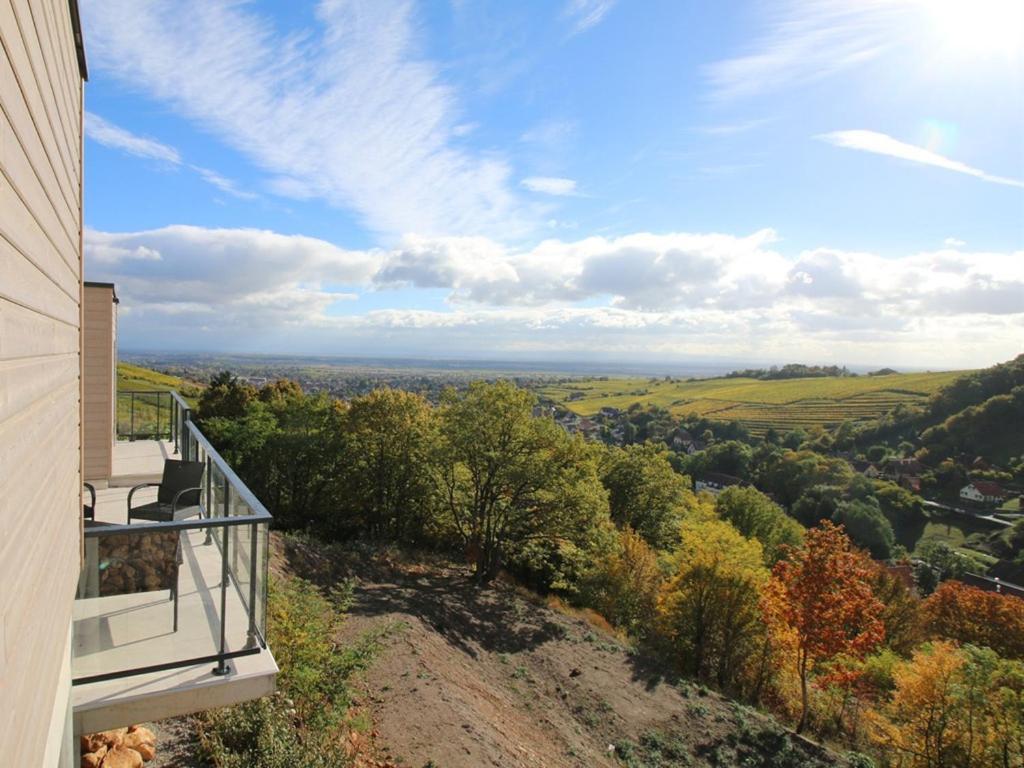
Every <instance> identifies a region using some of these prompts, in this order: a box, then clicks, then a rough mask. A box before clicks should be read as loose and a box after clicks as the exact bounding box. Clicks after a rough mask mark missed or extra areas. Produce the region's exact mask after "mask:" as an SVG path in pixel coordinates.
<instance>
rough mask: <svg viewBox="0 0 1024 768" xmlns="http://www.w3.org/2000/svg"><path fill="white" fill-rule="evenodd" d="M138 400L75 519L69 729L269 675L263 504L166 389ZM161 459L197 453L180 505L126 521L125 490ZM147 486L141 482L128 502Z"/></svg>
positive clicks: (187, 709)
mask: <svg viewBox="0 0 1024 768" xmlns="http://www.w3.org/2000/svg"><path fill="white" fill-rule="evenodd" d="M122 394H123V393H122ZM140 402H141V403H144V404H145V405H144V406H142V407H139V410H138V412H136V414H135V415H136V416H137V417H138V418H139V419H140V422H139V426H142V427H143V428H142V429H141V430H139V431H135V430H131V431H129V432H128V434H127V435H126V436H127V437H128V438H129V439H128V440H119V441H118V442H117V443H116V444H115V446H114V472H113V477H111V479H110V483H109V487H107V488H99V489H97V491H96V496H97V498H96V505H95V512H94V519H92V520H86V521H85V531H84V556H83V567H82V573H81V577H80V580H79V587H78V595H77V599H76V600H75V606H74V624H73V638H72V662H71V674H72V681H73V707H74V717H75V729H76V731H77V732H79V733H89V732H93V731H98V730H105V729H108V728H114V727H120V726H124V725H129V724H131V723H137V722H144V721H149V720H157V719H162V718H166V717H173V716H177V715H182V714H188V713H191V712H196V711H200V710H204V709H210V708H213V707H219V706H226V705H229V704H235V703H238V702H241V701H246V700H249V699H254V698H258V697H260V696H264V695H267V694H268V693H270V692H272V691H273V690H274V681H275V677H276V674H277V665H276V664H275V662H274V657H273V655H272V654H271V652H270V649H269V648H268V647H267V643H266V605H267V572H268V564H269V524H270V515H269V514H268V512H267V510H266V509H265V508H264V507H263V505H262V504H261V503H260V501H259V500H258V499H256V498H255V496H253V494H252V493H251V492H250V491H249V489H248V488H246V486H245V484H244V483H242V481H241V480H240V479H239V478H238V477H237V476H236V475H235V473H234V472H233V471H232V470H231V468H230V467H229V466H228V465H227V464H226V463H225V461H224V460H223V459H222V458H221V456H220V455H219V454H218V453H217V452H216V450H215V449H214V448H213V446H211V445H210V443H209V441H207V439H206V438H205V437H204V436H203V434H202V432H201V431H200V430H199V429H198V428H197V427H196V425H195V424H194V423H192V422H191V420H190V411H189V407H188V404H187V403H186V402H185V401H184V400H182V399H181V398H180V397H179V396H178V395H177V393H173V392H164V393H159V394H157V393H148V394H147V395H146V396H145V397H144V398H141V399H140ZM154 417H155V418H154ZM157 420H159V424H156V421H157ZM151 422H152V424H151ZM150 426H152V427H153V428H150ZM137 437H142V438H144V439H134V438H137ZM168 458H171V459H185V460H189V461H194V462H201V463H202V477H201V480H200V481H199V483H198V486H197V487H198V490H196V491H194V495H192V496H191V497H190V502H189V503H190V504H191V506H188V507H186V508H185V509H184V511H182V512H180V513H179V514H175V515H173V516H172V517H173V518H174V519H171V520H168V521H163V522H147V521H144V520H138V519H133V520H132V522H131V524H128V519H127V510H128V497H129V491H130V488H131V487H132V486H135V485H138V484H140V483H157V482H159V481H160V478H161V475H162V472H163V468H164V460H165V459H168ZM156 498H157V488H155V487H146V488H142V489H139V490H137V491H135V493H134V495H133V498H132V504H133V506H135V507H138V506H139V505H142V504H146V503H147V502H152V501H155V500H156Z"/></svg>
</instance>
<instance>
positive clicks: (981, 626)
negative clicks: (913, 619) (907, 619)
mask: <svg viewBox="0 0 1024 768" xmlns="http://www.w3.org/2000/svg"><path fill="white" fill-rule="evenodd" d="M923 612H924V617H925V625H926V627H927V630H928V631H929V633H930V634H931V635H932V636H933V637H941V638H946V639H949V640H956V641H957V642H959V643H972V644H974V645H982V646H987V647H988V648H991V649H993V650H994V651H996V652H997V653H998V654H999V655H1001V656H1004V657H1007V658H1011V659H1020V658H1024V600H1021V599H1020V598H1017V597H1012V596H1010V595H1003V594H1000V593H998V592H985V591H984V590H981V589H977V588H976V587H970V586H968V585H966V584H963V583H961V582H959V581H946V582H943V583H942V584H940V585H939V587H938V589H936V590H935V592H934V594H932V595H931V596H930V597H928V599H927V600H925V601H924V604H923Z"/></svg>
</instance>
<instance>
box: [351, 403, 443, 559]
mask: <svg viewBox="0 0 1024 768" xmlns="http://www.w3.org/2000/svg"><path fill="white" fill-rule="evenodd" d="M438 440H439V433H438V426H437V417H436V414H435V413H434V411H433V409H432V408H431V407H430V404H429V403H427V401H426V400H425V399H424V398H423V397H421V396H420V395H415V394H412V393H409V392H404V391H401V390H395V389H387V388H383V389H375V390H374V391H373V392H371V393H370V394H368V395H364V396H363V397H357V398H355V399H354V400H352V401H351V403H350V405H349V409H348V412H347V413H346V414H345V420H344V426H343V438H342V446H343V448H342V450H343V454H344V460H343V462H342V470H341V485H342V489H343V492H342V494H341V498H340V499H339V502H340V504H341V505H342V506H343V507H344V508H345V509H346V510H348V514H347V516H348V517H349V518H350V519H351V520H358V521H361V522H362V526H361V527H362V529H363V530H364V531H365V532H366V533H368V534H369V535H370V537H371V538H375V539H388V540H393V541H406V542H411V543H416V542H419V541H421V540H422V538H423V535H424V531H425V529H426V527H427V525H428V523H429V518H430V515H431V512H432V508H433V502H434V501H435V494H434V488H435V483H434V480H435V466H434V464H435V460H436V456H437V449H438Z"/></svg>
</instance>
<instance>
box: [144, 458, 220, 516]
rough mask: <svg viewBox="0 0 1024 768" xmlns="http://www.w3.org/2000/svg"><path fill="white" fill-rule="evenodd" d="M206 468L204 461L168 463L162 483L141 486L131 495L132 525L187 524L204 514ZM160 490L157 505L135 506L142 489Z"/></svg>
mask: <svg viewBox="0 0 1024 768" xmlns="http://www.w3.org/2000/svg"><path fill="white" fill-rule="evenodd" d="M203 469H204V464H203V462H201V461H179V460H178V459H166V460H165V461H164V474H163V479H161V480H160V482H159V483H141V484H139V485H136V486H135V487H134V488H132V489H131V490H130V491H128V523H129V525H130V524H131V522H132V520H149V521H152V522H158V523H163V522H169V521H171V520H185V519H187V518H190V517H195V516H196V515H200V514H202V508H201V507H200V506H199V496H200V492H201V491H202V485H201V484H202V482H203ZM152 487H156V488H158V489H159V490H158V491H157V495H156V501H153V502H150V503H149V504H140V505H139V506H137V507H133V506H132V496H134V495H135V492H136V491H138V490H140V489H142V488H152Z"/></svg>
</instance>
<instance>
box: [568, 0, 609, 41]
mask: <svg viewBox="0 0 1024 768" xmlns="http://www.w3.org/2000/svg"><path fill="white" fill-rule="evenodd" d="M616 2H617V0H569V2H568V3H566V5H565V9H564V10H563V11H562V13H563V15H564V16H565V17H567V18H568V19H569V20H570V21H571V23H572V33H573V34H579V33H580V32H585V31H587V30H588V29H590V28H591V27H596V26H597V25H598V24H600V23H601V22H602V21H603V20H604V17H605V16H607V15H608V12H609V11H610V10H611V9H612V7H613V6H614V5H615V3H616Z"/></svg>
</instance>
